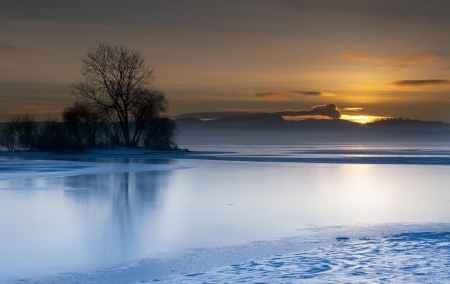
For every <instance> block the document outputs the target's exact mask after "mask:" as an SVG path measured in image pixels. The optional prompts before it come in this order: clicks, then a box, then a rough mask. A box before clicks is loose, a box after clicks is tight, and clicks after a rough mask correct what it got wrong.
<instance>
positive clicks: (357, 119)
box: [341, 114, 389, 124]
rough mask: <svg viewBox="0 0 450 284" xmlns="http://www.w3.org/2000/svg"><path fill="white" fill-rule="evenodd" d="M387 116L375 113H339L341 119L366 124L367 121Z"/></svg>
mask: <svg viewBox="0 0 450 284" xmlns="http://www.w3.org/2000/svg"><path fill="white" fill-rule="evenodd" d="M385 118H389V117H386V116H375V115H350V114H341V119H344V120H350V121H353V122H357V123H361V124H366V123H369V122H373V121H375V120H377V119H385Z"/></svg>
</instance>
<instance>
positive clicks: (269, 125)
mask: <svg viewBox="0 0 450 284" xmlns="http://www.w3.org/2000/svg"><path fill="white" fill-rule="evenodd" d="M175 122H176V123H177V125H178V129H179V143H180V144H199V143H200V144H202V143H203V144H217V143H219V144H229V143H243V144H268V143H278V144H279V143H281V144H284V143H287V144H292V143H301V142H307V143H313V142H321V143H325V142H326V143H332V142H333V141H336V142H343V141H349V142H356V141H374V142H375V141H405V142H407V141H449V142H450V124H448V123H444V122H434V121H421V120H408V119H389V120H381V121H376V122H373V123H367V124H360V123H355V122H351V121H348V120H342V119H333V120H331V119H305V120H299V121H292V120H285V119H283V118H282V117H281V116H279V115H273V114H255V115H248V116H237V117H226V118H220V119H215V120H206V121H202V120H200V119H197V118H180V119H176V120H175Z"/></svg>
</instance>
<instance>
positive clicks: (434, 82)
mask: <svg viewBox="0 0 450 284" xmlns="http://www.w3.org/2000/svg"><path fill="white" fill-rule="evenodd" d="M392 85H395V86H398V87H422V86H442V85H450V81H449V80H440V79H428V80H403V81H395V82H392Z"/></svg>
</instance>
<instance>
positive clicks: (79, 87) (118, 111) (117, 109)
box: [71, 43, 168, 147]
mask: <svg viewBox="0 0 450 284" xmlns="http://www.w3.org/2000/svg"><path fill="white" fill-rule="evenodd" d="M82 63H83V67H82V75H83V77H84V79H83V80H81V81H79V82H77V83H74V84H72V85H71V88H72V91H71V94H72V95H74V96H76V97H77V98H78V99H80V100H82V101H85V102H87V103H89V104H94V105H96V106H97V107H98V108H99V109H101V110H102V111H103V112H104V114H105V116H106V117H107V118H108V120H109V122H110V123H111V124H112V126H113V127H114V126H117V127H116V128H115V130H116V131H117V133H116V136H117V137H116V138H117V139H118V140H119V141H118V142H121V143H123V144H124V145H125V146H127V147H136V146H138V144H139V142H140V140H141V136H142V132H143V131H144V129H145V128H146V126H147V124H148V123H150V122H151V121H152V120H153V119H155V118H158V117H160V114H161V113H164V112H166V111H167V106H168V103H167V101H166V99H165V97H164V94H163V93H162V92H161V91H159V90H157V89H155V88H153V87H151V86H152V83H153V81H154V79H155V75H154V71H153V69H150V68H149V67H148V66H147V65H145V63H144V58H143V56H142V55H141V53H139V52H136V51H132V50H130V49H128V48H126V47H123V46H110V45H107V44H105V43H100V44H99V45H98V46H97V47H94V48H91V49H89V50H88V52H87V53H86V55H85V56H84V57H83V58H82Z"/></svg>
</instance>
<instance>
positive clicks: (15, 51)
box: [0, 43, 40, 55]
mask: <svg viewBox="0 0 450 284" xmlns="http://www.w3.org/2000/svg"><path fill="white" fill-rule="evenodd" d="M1 53H4V54H12V55H28V54H36V53H40V51H39V50H37V49H34V48H29V47H27V48H21V47H17V46H14V45H10V44H3V43H0V54H1Z"/></svg>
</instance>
